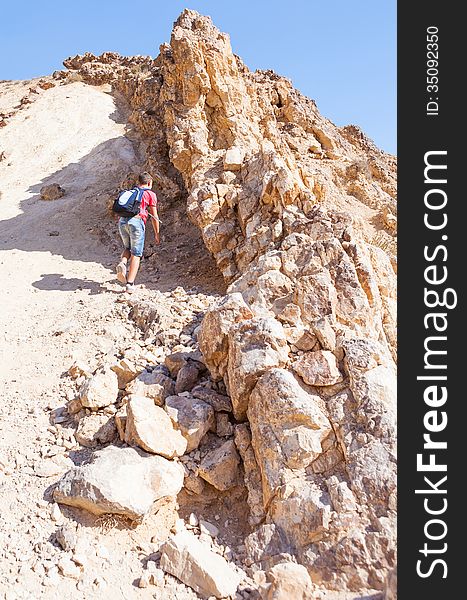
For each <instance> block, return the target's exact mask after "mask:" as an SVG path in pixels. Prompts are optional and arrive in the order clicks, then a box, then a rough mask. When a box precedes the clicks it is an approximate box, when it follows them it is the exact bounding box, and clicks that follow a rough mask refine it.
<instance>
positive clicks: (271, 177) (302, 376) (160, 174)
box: [65, 10, 397, 591]
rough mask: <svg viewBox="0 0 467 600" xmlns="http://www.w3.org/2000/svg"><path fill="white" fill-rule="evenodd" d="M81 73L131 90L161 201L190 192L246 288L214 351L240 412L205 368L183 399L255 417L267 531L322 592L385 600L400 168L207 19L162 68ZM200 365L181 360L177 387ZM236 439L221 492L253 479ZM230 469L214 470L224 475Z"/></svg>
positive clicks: (78, 62) (234, 277)
mask: <svg viewBox="0 0 467 600" xmlns="http://www.w3.org/2000/svg"><path fill="white" fill-rule="evenodd" d="M65 65H66V66H67V67H68V68H69V69H71V71H72V74H76V75H79V76H80V77H82V79H83V80H84V81H86V82H88V83H91V84H99V83H105V82H111V83H112V84H113V86H114V88H115V89H117V90H118V91H120V92H122V93H123V94H124V95H125V96H126V98H127V99H128V101H129V103H130V107H131V109H132V113H131V117H130V118H131V121H132V123H133V124H134V125H135V126H136V128H137V129H138V130H139V131H140V132H141V134H142V135H143V136H145V137H146V138H147V139H148V148H147V164H146V167H147V169H148V170H149V171H153V172H154V173H155V174H156V176H157V184H158V190H160V193H161V194H162V195H163V197H164V199H165V200H167V201H170V202H176V201H178V200H179V199H180V198H183V199H186V206H187V213H188V216H189V218H190V219H191V220H192V221H193V222H194V223H195V224H196V225H197V226H198V227H199V229H200V231H201V233H202V237H203V240H204V242H205V244H206V247H207V248H208V249H209V251H210V252H211V253H212V255H213V256H214V258H215V260H216V263H217V265H218V268H219V269H220V271H221V272H222V273H223V275H224V277H225V278H226V280H227V281H228V282H229V283H230V287H229V289H228V294H227V296H226V297H225V298H224V299H223V300H221V301H220V302H219V303H218V305H217V306H212V307H211V308H210V309H209V310H208V311H207V313H206V315H205V317H204V320H203V323H202V325H201V328H200V331H199V334H198V341H199V346H200V350H201V352H202V354H203V361H204V364H205V366H206V367H207V368H208V369H209V372H210V374H211V377H212V379H213V380H214V381H221V380H224V383H225V384H226V387H227V390H228V392H229V396H230V400H231V404H232V407H230V404H229V401H228V400H227V401H226V400H225V397H223V396H219V395H217V397H216V395H215V394H216V392H213V393H212V392H209V391H205V390H203V388H202V387H200V386H198V385H197V384H196V373H195V371H194V370H193V369H190V372H188V369H186V370H185V371H184V372H183V373H182V376H180V382H179V387H178V391H181V390H182V389H185V390H186V389H190V390H191V392H190V393H191V394H192V395H193V396H194V397H197V398H200V399H201V400H203V401H205V402H208V403H211V401H210V399H209V398H208V397H211V400H212V403H211V406H213V408H214V410H215V411H217V410H221V411H228V410H233V413H234V416H235V418H236V419H237V420H245V419H248V420H249V425H248V424H247V423H245V429H241V430H236V431H237V433H236V437H235V439H236V442H237V447H238V450H239V452H240V455H241V457H242V460H243V461H244V467H245V468H244V472H245V481H246V484H247V487H248V498H249V502H250V505H251V517H252V522H253V523H254V522H257V523H259V521H260V520H261V519H262V518H265V519H266V520H267V524H268V526H270V527H273V528H274V531H275V532H276V535H277V536H279V538H280V539H281V540H283V541H284V546H285V547H287V548H289V549H290V552H293V553H294V555H295V557H296V558H297V560H299V561H300V562H301V563H302V564H303V565H304V566H305V567H306V568H307V569H308V572H309V573H310V575H311V577H312V579H313V581H314V583H317V584H318V585H320V586H325V587H328V588H331V589H338V590H339V589H342V590H349V589H350V590H354V591H360V590H366V589H379V590H382V589H384V586H385V582H386V579H387V575H388V573H389V571H390V570H391V569H392V568H393V566H394V563H395V508H396V499H395V489H396V479H395V476H396V463H395V439H396V438H395V431H396V429H395V427H396V422H395V394H394V390H395V342H396V333H395V332H396V329H395V325H396V310H395V300H396V276H395V265H396V262H395V237H394V236H395V218H396V215H397V210H396V201H395V190H396V187H395V184H396V173H395V159H394V157H391V156H389V155H387V154H385V153H384V152H382V151H380V150H378V149H377V148H376V147H375V146H374V144H373V143H372V142H371V141H370V140H368V139H367V138H366V137H365V135H364V134H363V133H362V132H361V131H360V130H359V129H358V128H357V127H355V126H348V127H344V128H337V127H336V126H335V125H333V124H332V123H331V122H330V121H328V120H327V119H325V118H324V117H322V116H321V115H320V113H319V112H318V110H317V107H316V105H315V103H314V102H313V101H312V100H310V99H308V98H305V97H304V96H302V95H301V94H300V93H299V92H298V91H297V90H295V89H294V88H293V87H292V85H291V83H290V81H288V80H287V79H285V78H283V77H280V76H278V75H276V74H275V73H273V72H272V71H256V72H255V73H251V72H250V71H249V70H248V68H247V67H246V66H245V65H244V64H243V63H242V61H241V60H240V59H239V58H238V57H237V56H235V55H234V54H233V53H232V50H231V47H230V41H229V38H228V36H227V35H226V34H224V33H221V32H219V31H218V30H217V29H216V28H215V27H214V25H213V24H212V22H211V20H210V19H209V18H207V17H202V16H201V15H199V14H198V13H196V12H194V11H191V10H185V11H184V12H183V13H182V15H181V16H180V17H179V19H178V20H177V21H176V23H175V25H174V29H173V32H172V37H171V40H170V44H163V45H162V46H161V52H160V55H159V56H158V57H157V58H156V59H154V60H152V59H149V58H143V57H134V58H124V57H120V56H118V55H116V54H111V53H106V54H105V55H103V56H101V57H94V56H92V55H85V56H83V57H79V56H78V57H75V58H73V59H69V60H68V61H66V62H65ZM134 67H137V70H138V71H139V73H138V75H135V74H134V72H133V70H132V69H134ZM187 74H189V77H187ZM141 310H143V309H141ZM144 310H146V309H144ZM151 310H153V312H154V315H155V317H154V319H153V321H154V322H155V323H157V324H158V327H159V328H162V329H163V328H164V327H170V318H169V316H167V315H164V314H162V313H161V312H160V310H159V312H158V309H157V306H154V307H153V308H151ZM148 335H149V332H148ZM189 358H190V357H185V356H184V357H179V356H177V357H174V358H173V360H172V359H169V361H168V367H169V368H170V370H171V373H172V375H174V376H176V377H177V379H178V376H179V374H180V372H181V371H182V369H184V368H185V367H186V366H187V365H188V364H189V360H188V359H189ZM191 358H193V357H191ZM192 366H193V365H192ZM182 379H183V381H182ZM135 385H136V384H135ZM222 398H224V400H221V399H222ZM236 427H238V425H237V426H236ZM248 427H251V434H250V430H249V428H248ZM226 443H227V444H229V443H231V446H232V445H233V442H232V441H231V440H229V441H227V442H226ZM231 446H229V448H226V450H228V452H224V451H222V460H227V458H228V460H227V463H228V467H229V472H230V473H231V474H232V477H231V479H232V481H231V482H227V483H226V482H225V481H224V482H223V481H221V479H222V478H219V479H216V481H217V485H219V486H220V487H219V488H218V489H229V486H230V485H233V484H234V479H235V478H236V477H237V471H238V470H239V463H240V456H239V455H238V452H237V450H236V448H235V445H233V447H231ZM215 467H216V465H215V461H212V463H211V464H208V465H204V475H203V474H201V476H202V477H205V478H206V479H207V481H209V480H210V479H211V480H212V481H213V479H212V477H211V471H212V472H214V474H215V471H216V469H215ZM212 481H211V483H212ZM214 485H216V484H214ZM264 526H265V525H263V527H264ZM253 535H254V534H253ZM261 561H263V558H261Z"/></svg>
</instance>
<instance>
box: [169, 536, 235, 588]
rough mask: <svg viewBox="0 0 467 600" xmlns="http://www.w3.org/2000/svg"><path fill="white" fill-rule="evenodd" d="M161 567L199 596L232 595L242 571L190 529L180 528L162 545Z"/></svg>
mask: <svg viewBox="0 0 467 600" xmlns="http://www.w3.org/2000/svg"><path fill="white" fill-rule="evenodd" d="M160 551H161V562H160V565H161V568H162V569H163V570H164V571H166V572H167V573H170V574H171V575H173V576H174V577H177V579H180V581H183V583H185V584H186V585H188V586H189V587H191V588H193V589H194V590H195V591H196V592H198V594H201V596H202V597H205V598H208V597H212V596H215V597H216V598H227V597H233V596H234V595H235V592H236V590H237V587H238V585H239V583H240V582H241V580H242V579H243V576H244V574H242V573H241V572H238V571H237V570H236V569H235V568H234V567H233V566H232V565H230V564H229V563H228V562H227V561H226V560H225V558H223V557H222V556H220V555H219V554H215V553H214V552H213V551H212V550H210V549H209V548H208V546H207V545H206V544H203V543H201V542H200V541H199V540H198V539H197V538H196V537H195V536H194V535H193V534H192V533H191V532H189V531H181V532H179V533H177V534H176V535H174V536H172V537H171V538H170V539H169V540H168V541H167V542H165V544H164V545H163V546H162V547H161V550H160Z"/></svg>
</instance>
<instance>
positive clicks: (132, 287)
mask: <svg viewBox="0 0 467 600" xmlns="http://www.w3.org/2000/svg"><path fill="white" fill-rule="evenodd" d="M135 289H136V286H135V284H134V283H127V284H126V286H125V292H126V293H127V294H132V293H133V292H134V291H135Z"/></svg>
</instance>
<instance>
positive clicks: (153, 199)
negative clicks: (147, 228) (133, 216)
mask: <svg viewBox="0 0 467 600" xmlns="http://www.w3.org/2000/svg"><path fill="white" fill-rule="evenodd" d="M138 187H140V188H141V189H143V186H138ZM148 206H157V196H156V194H155V193H154V192H153V191H152V190H150V189H149V188H144V194H143V197H142V198H141V208H140V209H139V216H140V217H141V219H142V220H143V222H144V223H146V219H147V218H148V214H149V213H148Z"/></svg>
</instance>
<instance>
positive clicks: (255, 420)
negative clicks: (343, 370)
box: [248, 369, 333, 504]
mask: <svg viewBox="0 0 467 600" xmlns="http://www.w3.org/2000/svg"><path fill="white" fill-rule="evenodd" d="M248 419H249V421H250V427H251V435H252V445H253V448H254V450H255V454H256V460H257V462H258V464H259V466H260V470H261V473H262V481H263V494H264V502H265V504H268V503H269V501H270V499H271V498H272V497H273V496H274V495H275V493H276V491H277V488H278V487H280V486H281V485H283V484H284V483H286V482H287V479H288V477H290V474H291V470H294V469H304V468H306V467H308V466H310V465H311V464H312V463H313V461H314V460H316V459H317V458H318V457H319V456H320V455H321V454H322V452H323V447H322V444H323V442H324V440H325V439H326V438H327V437H328V436H329V435H331V434H332V431H333V430H332V427H331V424H330V422H329V419H328V418H327V416H326V414H325V413H324V410H323V403H322V401H321V398H320V397H319V396H316V395H313V394H310V393H309V392H307V391H306V390H305V389H303V388H302V387H301V386H300V384H299V383H298V381H297V380H296V379H295V377H294V376H293V374H292V373H291V372H290V371H286V370H285V369H271V370H270V371H268V372H267V373H265V374H264V375H263V376H262V377H261V378H260V379H259V380H258V383H257V384H256V387H255V389H254V390H253V392H252V394H251V398H250V405H249V407H248Z"/></svg>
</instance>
